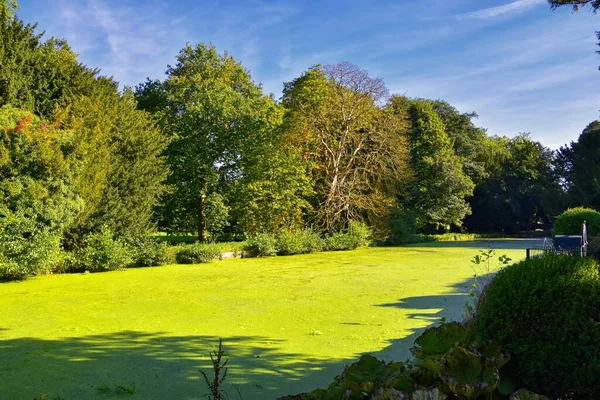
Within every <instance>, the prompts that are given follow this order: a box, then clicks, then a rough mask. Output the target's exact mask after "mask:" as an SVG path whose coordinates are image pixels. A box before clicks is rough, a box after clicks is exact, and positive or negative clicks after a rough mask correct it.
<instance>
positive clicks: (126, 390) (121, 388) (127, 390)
mask: <svg viewBox="0 0 600 400" xmlns="http://www.w3.org/2000/svg"><path fill="white" fill-rule="evenodd" d="M129 385H130V386H125V385H117V386H116V387H115V393H117V394H120V395H127V396H132V395H134V394H135V383H130V384H129Z"/></svg>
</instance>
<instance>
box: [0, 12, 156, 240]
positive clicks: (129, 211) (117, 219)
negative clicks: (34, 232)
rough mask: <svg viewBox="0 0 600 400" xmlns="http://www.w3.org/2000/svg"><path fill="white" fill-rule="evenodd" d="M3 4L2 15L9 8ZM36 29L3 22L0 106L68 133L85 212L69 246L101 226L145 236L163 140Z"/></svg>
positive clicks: (72, 227)
mask: <svg viewBox="0 0 600 400" xmlns="http://www.w3.org/2000/svg"><path fill="white" fill-rule="evenodd" d="M2 4H4V6H3V7H2V8H0V12H4V14H6V11H5V10H6V9H11V10H13V8H11V7H12V6H10V7H8V8H7V7H6V4H8V3H6V2H5V1H3V2H2ZM3 10H4V11H3ZM35 28H36V25H26V24H24V23H23V22H22V21H21V20H19V19H18V18H16V17H14V16H12V17H11V18H8V17H6V15H5V17H4V18H2V19H1V20H0V36H1V37H2V39H3V40H2V41H0V106H1V105H6V104H8V105H11V106H14V107H17V108H19V109H23V110H27V111H29V112H31V113H32V115H35V116H37V117H39V118H41V119H42V120H50V121H52V123H54V124H57V126H59V127H61V128H63V129H64V130H66V131H70V132H72V133H73V140H72V142H71V143H70V144H69V146H70V152H71V153H70V156H69V157H70V159H71V160H72V163H71V168H72V169H73V173H74V177H75V178H74V180H73V181H72V182H71V184H72V185H74V186H75V187H76V192H77V194H78V196H79V197H80V198H81V199H82V200H83V202H84V204H85V207H84V209H83V210H82V211H81V212H80V213H78V214H77V218H76V219H75V220H74V221H73V222H72V223H71V224H69V226H68V227H66V228H65V229H66V233H67V236H68V240H67V241H66V245H67V247H71V246H73V245H76V244H77V242H78V240H79V239H78V237H79V236H81V235H84V234H86V233H88V232H89V231H91V230H95V229H98V228H99V227H100V226H103V225H108V226H110V227H111V228H112V229H113V230H114V231H115V232H117V233H118V234H119V235H125V236H130V237H131V236H136V235H137V236H140V235H143V234H144V233H146V231H147V229H146V228H144V229H142V226H144V227H148V222H149V218H150V216H151V213H152V205H153V204H154V203H155V202H156V200H157V199H158V197H159V196H160V195H161V194H162V193H163V191H164V185H163V184H162V183H161V182H162V181H163V180H164V179H165V176H166V174H167V170H166V168H165V166H164V163H163V162H162V159H161V157H160V155H161V153H162V151H163V149H164V147H165V145H166V141H165V139H164V138H163V137H162V135H161V133H160V132H159V131H158V130H157V129H156V128H155V127H154V125H153V123H152V121H151V119H150V118H149V116H148V115H146V114H145V113H143V112H141V111H138V110H136V103H135V101H134V98H133V96H131V94H128V93H124V94H123V93H120V92H119V89H118V84H117V83H116V82H114V81H113V80H112V79H110V78H105V77H102V76H99V74H98V71H97V70H94V69H90V68H87V67H86V66H84V65H82V64H80V63H79V62H78V61H77V57H76V54H75V53H73V52H72V51H71V49H70V48H69V46H68V44H67V43H66V42H65V41H64V40H57V39H53V38H51V39H49V40H46V41H43V40H42V38H43V35H42V34H37V33H36V32H35Z"/></svg>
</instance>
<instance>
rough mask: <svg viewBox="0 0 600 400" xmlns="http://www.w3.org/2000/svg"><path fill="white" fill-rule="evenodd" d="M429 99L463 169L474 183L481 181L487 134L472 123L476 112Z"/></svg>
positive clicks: (484, 172)
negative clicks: (458, 108)
mask: <svg viewBox="0 0 600 400" xmlns="http://www.w3.org/2000/svg"><path fill="white" fill-rule="evenodd" d="M429 101H430V102H431V105H432V106H433V110H434V111H435V112H436V114H437V115H438V116H439V117H440V119H441V120H442V122H443V123H444V127H445V130H446V134H447V135H448V138H449V139H450V142H451V143H452V147H453V149H454V153H455V154H456V155H457V156H459V157H460V158H461V160H462V166H463V171H464V172H465V173H466V174H467V175H468V176H469V178H471V180H472V181H473V182H474V183H475V184H477V183H479V182H481V181H482V180H483V179H484V178H485V176H486V171H485V161H484V158H485V155H484V150H485V144H484V142H485V140H486V138H487V136H486V131H485V129H483V128H479V127H476V126H475V124H473V119H474V118H477V117H478V115H477V113H475V112H471V113H461V112H459V111H458V110H457V109H456V108H455V107H453V106H452V105H451V104H449V103H448V102H446V101H444V100H429Z"/></svg>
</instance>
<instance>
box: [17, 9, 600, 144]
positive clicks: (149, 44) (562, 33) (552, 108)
mask: <svg viewBox="0 0 600 400" xmlns="http://www.w3.org/2000/svg"><path fill="white" fill-rule="evenodd" d="M19 3H20V9H19V11H18V14H19V16H20V18H22V19H24V20H25V21H27V22H34V21H38V23H39V25H38V26H39V29H40V30H45V31H46V33H47V35H51V36H57V37H63V38H66V39H67V40H68V42H69V43H70V45H71V47H72V48H73V49H74V50H75V51H76V52H77V53H78V54H79V59H80V61H82V62H83V63H85V64H87V65H89V66H93V67H99V68H100V69H101V70H102V73H103V74H104V75H109V76H113V77H114V78H115V79H116V80H118V81H119V82H120V83H121V84H122V85H130V86H133V85H135V84H137V83H140V82H142V81H144V80H145V78H146V77H151V78H160V79H162V78H163V77H164V71H165V70H166V66H167V64H174V63H175V57H176V55H177V53H178V51H179V50H180V49H181V48H182V47H183V46H184V45H185V44H186V43H187V42H190V43H193V44H194V43H198V42H205V43H208V42H210V43H213V44H214V45H215V46H216V47H217V49H218V50H219V51H225V50H227V51H228V52H229V54H230V55H232V56H234V57H235V58H236V59H237V60H238V61H241V62H242V64H243V65H244V66H245V67H246V68H247V69H249V70H250V71H251V73H252V76H253V78H254V79H255V80H256V81H257V82H261V83H262V84H263V87H264V90H265V92H267V93H269V92H272V93H274V94H275V95H276V96H277V97H279V96H280V94H281V89H282V83H283V82H285V81H290V80H292V79H294V78H295V77H297V76H299V75H300V74H301V73H302V71H304V70H306V69H307V68H308V67H310V66H311V65H313V64H316V63H321V64H327V63H335V62H340V61H350V62H353V63H355V64H357V65H358V66H360V67H361V68H364V69H367V70H368V71H369V72H370V73H371V75H373V76H377V77H380V78H382V79H383V80H384V81H385V82H386V84H387V86H388V87H389V89H390V91H391V92H392V93H399V94H406V95H408V96H411V97H427V98H440V99H445V100H447V101H449V102H450V103H452V104H453V105H455V106H456V107H457V108H458V109H459V110H461V111H464V112H470V111H476V112H477V113H479V120H478V121H477V124H478V125H480V126H483V127H485V128H487V129H488V132H489V133H490V134H496V135H507V136H514V135H515V134H517V133H519V132H530V133H531V135H532V137H533V138H534V139H536V140H539V141H541V142H542V143H544V144H545V145H547V146H549V147H552V148H557V147H558V146H560V145H562V144H564V143H566V142H569V141H571V140H574V139H576V138H577V136H578V135H579V133H581V130H582V129H583V128H584V127H585V126H586V125H587V124H588V123H589V122H591V121H593V120H595V119H597V118H598V117H599V113H600V112H599V110H600V71H598V66H599V65H600V56H598V55H596V54H595V53H594V52H595V50H596V48H597V47H596V46H595V42H596V40H595V35H594V31H595V30H600V24H599V22H600V14H599V15H594V14H592V13H591V12H589V11H588V10H585V11H580V12H579V13H573V12H571V11H570V10H567V9H564V10H556V11H551V10H550V8H549V6H548V4H547V3H546V0H397V1H391V0H389V1H381V0H370V1H369V2H367V1H364V0H349V1H327V0H321V1H312V0H311V1H308V0H306V1H291V0H290V1H267V0H263V1H254V0H237V1H211V0H200V1H199V0H180V1H154V0H148V1H142V0H135V1H134V0H20V1H19Z"/></svg>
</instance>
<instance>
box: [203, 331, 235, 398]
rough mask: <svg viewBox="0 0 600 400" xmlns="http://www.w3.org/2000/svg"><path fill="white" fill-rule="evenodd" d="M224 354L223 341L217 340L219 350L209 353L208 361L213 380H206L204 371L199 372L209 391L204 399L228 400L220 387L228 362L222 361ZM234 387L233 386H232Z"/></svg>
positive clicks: (227, 396) (225, 375) (225, 374)
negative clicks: (210, 363)
mask: <svg viewBox="0 0 600 400" xmlns="http://www.w3.org/2000/svg"><path fill="white" fill-rule="evenodd" d="M224 354H225V350H223V340H222V339H221V338H219V348H218V349H217V351H211V352H210V360H211V361H212V368H213V373H214V378H213V379H212V381H211V380H210V379H208V376H207V375H206V374H205V373H204V371H200V373H201V374H202V376H203V377H204V383H205V384H206V386H207V387H208V390H209V391H210V393H209V394H206V398H207V399H210V400H227V399H229V395H228V394H227V392H225V391H224V390H223V389H221V386H222V384H223V381H225V378H226V377H227V363H228V362H229V360H225V361H223V355H224ZM234 387H235V386H234ZM235 389H236V390H237V392H238V396H239V398H240V399H241V398H242V396H241V394H240V391H239V389H238V388H237V387H235Z"/></svg>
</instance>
